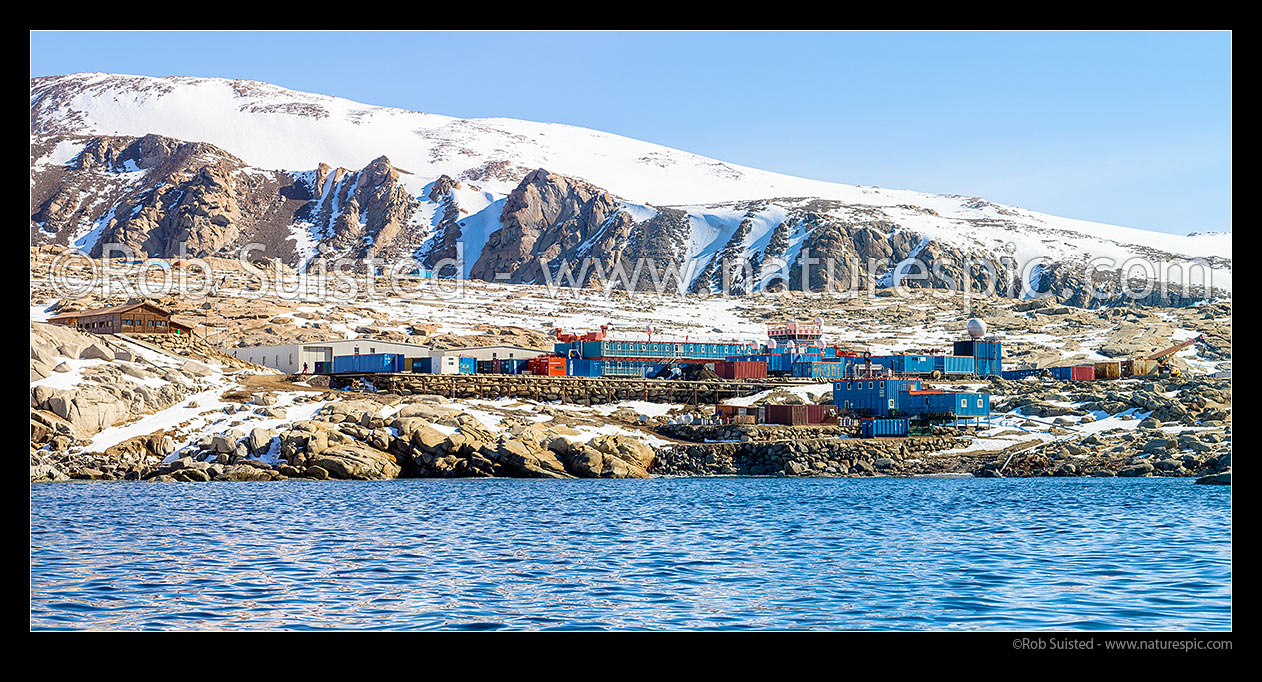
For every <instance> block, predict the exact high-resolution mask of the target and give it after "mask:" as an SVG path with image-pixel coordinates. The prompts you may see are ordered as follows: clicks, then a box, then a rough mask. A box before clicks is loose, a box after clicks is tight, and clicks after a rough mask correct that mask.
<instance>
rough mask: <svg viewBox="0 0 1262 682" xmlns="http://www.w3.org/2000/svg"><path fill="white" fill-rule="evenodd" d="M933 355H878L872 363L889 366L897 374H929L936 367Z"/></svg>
mask: <svg viewBox="0 0 1262 682" xmlns="http://www.w3.org/2000/svg"><path fill="white" fill-rule="evenodd" d="M934 357H935V356H932V355H878V356H875V357H873V358H872V364H874V365H880V366H882V367H887V368H889V369H890V370H891V371H893V372H894V373H895V374H928V373H930V372H932V371H933V369H934Z"/></svg>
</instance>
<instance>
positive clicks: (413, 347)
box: [224, 339, 430, 374]
mask: <svg viewBox="0 0 1262 682" xmlns="http://www.w3.org/2000/svg"><path fill="white" fill-rule="evenodd" d="M224 352H225V353H227V354H229V355H231V356H233V357H235V358H237V359H239V360H245V361H247V362H253V363H255V364H258V365H263V366H264V367H271V368H272V369H278V370H280V371H282V372H289V373H290V374H297V373H298V372H301V371H302V366H303V364H306V365H307V371H308V372H314V371H315V363H317V362H333V356H335V355H372V354H374V353H397V354H399V355H402V356H403V357H404V358H423V357H428V356H429V353H430V349H429V347H428V346H422V345H420V344H416V343H400V342H398V341H380V340H377V339H341V340H337V341H309V342H307V343H289V344H284V345H278V346H249V347H245V348H225V349H224Z"/></svg>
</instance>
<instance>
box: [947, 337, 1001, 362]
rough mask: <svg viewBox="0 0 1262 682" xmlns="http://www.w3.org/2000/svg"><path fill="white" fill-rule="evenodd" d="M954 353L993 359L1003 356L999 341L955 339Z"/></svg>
mask: <svg viewBox="0 0 1262 682" xmlns="http://www.w3.org/2000/svg"><path fill="white" fill-rule="evenodd" d="M954 353H955V355H967V356H971V357H974V358H988V359H992V360H993V359H996V358H1002V357H1003V344H1002V343H1000V342H999V341H956V342H955V349H954Z"/></svg>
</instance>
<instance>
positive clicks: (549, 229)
mask: <svg viewBox="0 0 1262 682" xmlns="http://www.w3.org/2000/svg"><path fill="white" fill-rule="evenodd" d="M617 208H618V201H617V199H616V198H614V197H613V195H611V194H609V193H608V192H606V191H604V190H602V189H601V188H599V187H596V186H594V185H592V184H590V183H587V182H583V181H581V180H576V179H574V178H567V177H565V176H562V175H557V174H555V173H549V172H548V171H546V170H543V169H539V170H536V171H534V172H533V173H531V174H530V175H527V176H526V177H525V179H523V180H522V181H521V184H520V185H518V186H517V189H515V190H513V192H512V194H509V195H508V201H507V202H506V203H505V204H504V212H503V213H502V214H501V215H500V224H501V225H502V226H503V227H501V228H500V229H499V230H497V231H495V232H493V233H491V235H490V237H489V238H488V239H487V242H486V246H485V247H484V248H483V250H482V255H481V256H480V257H479V258H478V260H477V262H476V263H474V265H473V270H472V272H471V274H472V276H473V277H476V278H478V279H484V280H487V281H510V282H538V281H542V276H541V275H542V266H541V263H551V262H554V261H558V260H569V259H570V258H571V257H573V256H574V255H575V254H576V252H577V251H578V250H579V249H580V248H581V247H582V246H583V245H584V243H585V242H587V241H588V240H591V239H594V238H599V237H600V236H601V233H602V232H604V231H605V230H607V229H615V230H616V229H617V228H616V227H615V226H614V225H611V224H608V221H609V220H610V218H611V217H614V216H622V214H619V213H617V212H616V211H617ZM614 220H615V221H617V220H626V217H625V216H622V218H617V217H615V218H614Z"/></svg>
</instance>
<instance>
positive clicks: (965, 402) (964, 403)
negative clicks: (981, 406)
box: [960, 398, 968, 407]
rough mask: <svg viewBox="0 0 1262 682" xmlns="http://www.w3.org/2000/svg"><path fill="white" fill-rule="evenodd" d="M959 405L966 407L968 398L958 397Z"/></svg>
mask: <svg viewBox="0 0 1262 682" xmlns="http://www.w3.org/2000/svg"><path fill="white" fill-rule="evenodd" d="M960 407H968V398H960Z"/></svg>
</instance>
